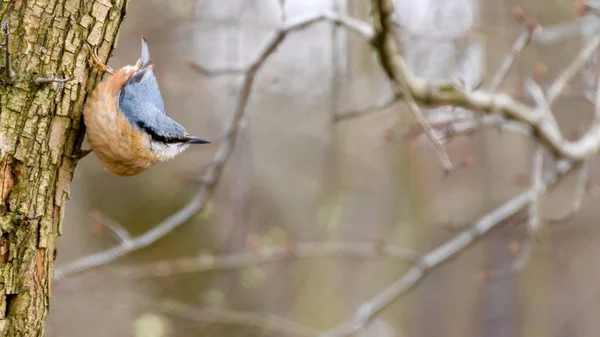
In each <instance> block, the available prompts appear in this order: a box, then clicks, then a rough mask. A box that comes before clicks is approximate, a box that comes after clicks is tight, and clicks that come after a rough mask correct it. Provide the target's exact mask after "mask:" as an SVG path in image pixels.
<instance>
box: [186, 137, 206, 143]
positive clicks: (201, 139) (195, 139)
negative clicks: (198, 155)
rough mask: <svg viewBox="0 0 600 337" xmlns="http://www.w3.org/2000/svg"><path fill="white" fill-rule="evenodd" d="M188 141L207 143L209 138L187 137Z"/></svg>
mask: <svg viewBox="0 0 600 337" xmlns="http://www.w3.org/2000/svg"><path fill="white" fill-rule="evenodd" d="M187 142H188V143H190V144H209V143H210V140H206V139H204V138H199V137H192V136H190V137H188V141H187Z"/></svg>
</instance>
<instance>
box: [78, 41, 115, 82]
mask: <svg viewBox="0 0 600 337" xmlns="http://www.w3.org/2000/svg"><path fill="white" fill-rule="evenodd" d="M85 46H86V47H87V49H88V51H89V53H90V59H89V60H88V62H89V63H90V65H91V66H92V67H94V68H96V69H98V71H100V72H102V73H109V74H111V75H114V74H115V71H114V70H113V69H112V68H111V67H109V66H107V65H106V64H104V63H102V61H100V58H99V57H98V51H97V48H93V47H92V46H91V45H90V44H89V43H88V42H85Z"/></svg>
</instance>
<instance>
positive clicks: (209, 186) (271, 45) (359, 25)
mask: <svg viewBox="0 0 600 337" xmlns="http://www.w3.org/2000/svg"><path fill="white" fill-rule="evenodd" d="M321 21H330V22H333V23H335V24H338V25H341V26H342V27H345V28H347V29H349V30H351V31H354V32H356V33H359V34H360V35H362V36H364V37H365V38H367V39H369V40H371V39H372V38H373V36H374V33H373V29H372V28H371V27H370V26H369V25H368V24H367V23H364V22H362V21H360V20H356V19H353V18H350V17H345V16H341V15H339V14H336V13H332V12H323V13H319V14H313V15H306V16H299V17H294V18H290V19H288V20H287V21H284V22H282V26H281V28H279V29H278V30H276V31H274V32H273V33H272V34H271V36H270V37H269V38H268V40H267V42H266V43H265V44H264V46H263V47H262V48H261V49H260V50H259V53H258V55H257V56H256V57H255V59H254V61H253V62H251V63H250V64H249V65H248V66H247V67H246V68H245V70H244V72H243V74H244V79H243V82H242V86H241V89H240V94H239V96H238V103H237V107H236V109H235V111H234V114H233V116H232V118H231V122H230V123H229V124H228V126H227V127H226V129H225V135H224V137H223V140H222V141H221V142H220V144H219V148H218V150H217V152H216V153H215V155H214V157H213V159H212V162H211V165H210V166H208V167H207V168H206V170H205V171H204V174H203V176H202V180H201V183H200V186H199V187H198V189H197V191H196V193H195V195H194V197H193V198H192V199H191V200H190V201H189V202H188V203H187V204H186V205H185V206H184V207H183V208H181V209H180V210H179V211H177V212H175V213H174V214H172V215H171V216H169V217H168V218H167V219H165V220H164V221H163V222H161V223H159V224H157V225H156V226H154V227H153V228H152V229H150V230H148V231H147V232H145V233H143V234H141V235H139V236H137V237H135V238H132V239H131V240H129V241H128V244H127V245H124V244H121V245H117V246H115V247H112V248H109V249H107V250H104V251H101V252H98V253H95V254H91V255H88V256H85V257H82V258H80V259H78V260H75V261H73V262H70V263H67V264H66V265H64V266H62V267H61V266H59V267H57V268H56V270H55V272H54V281H55V282H57V281H60V280H61V279H64V278H65V277H68V276H71V275H74V274H78V273H81V272H84V271H87V270H90V269H92V268H95V267H98V266H103V265H106V264H108V263H110V262H112V261H114V260H116V259H118V258H119V257H122V256H124V255H127V254H129V253H131V252H133V251H136V250H139V249H142V248H145V247H147V246H149V245H151V244H153V243H154V242H156V241H157V240H159V239H161V238H163V237H164V236H166V235H167V234H169V233H170V232H171V231H173V230H174V229H175V228H177V227H179V226H181V225H182V224H183V223H185V222H186V221H188V220H189V219H190V218H192V217H193V216H194V215H196V214H197V213H198V212H200V211H202V209H203V208H204V206H205V205H206V202H207V201H208V200H209V198H210V196H211V195H212V193H213V191H214V189H215V187H216V185H217V183H218V182H219V178H220V177H221V174H222V173H223V169H224V167H225V164H226V163H227V161H228V159H229V157H230V156H231V154H232V153H233V150H234V149H235V146H236V141H237V134H238V130H239V128H240V124H241V123H240V121H242V119H243V118H244V115H245V112H246V106H247V104H248V100H249V98H250V93H251V92H252V88H253V85H254V79H255V77H256V74H257V73H258V71H259V70H260V68H261V67H262V66H263V65H264V63H265V61H267V59H268V58H269V57H270V56H271V55H272V54H273V53H274V52H275V51H276V50H277V48H278V47H279V46H280V45H281V43H282V42H283V41H284V40H285V38H286V37H287V35H288V34H289V33H292V32H295V31H299V30H302V29H305V28H307V27H309V26H311V25H312V24H315V23H318V22H321Z"/></svg>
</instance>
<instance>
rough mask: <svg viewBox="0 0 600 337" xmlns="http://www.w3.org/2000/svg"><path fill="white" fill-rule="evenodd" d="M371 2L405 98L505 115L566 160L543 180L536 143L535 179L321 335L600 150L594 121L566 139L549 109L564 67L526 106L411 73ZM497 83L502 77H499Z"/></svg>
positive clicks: (358, 321) (388, 65) (385, 3)
mask: <svg viewBox="0 0 600 337" xmlns="http://www.w3.org/2000/svg"><path fill="white" fill-rule="evenodd" d="M372 5H373V14H374V27H375V29H376V31H377V38H376V39H375V40H374V47H375V49H376V51H377V54H378V56H379V60H380V63H381V65H382V67H383V68H384V70H385V72H386V74H387V75H388V77H389V79H390V81H391V82H392V83H393V84H394V85H396V86H397V87H400V88H402V89H404V90H403V92H405V93H407V97H408V98H410V97H414V98H415V99H416V100H418V101H419V102H420V103H422V104H425V105H430V106H440V105H453V106H455V107H463V108H466V109H469V110H474V111H482V112H484V113H487V114H495V113H499V114H501V115H505V116H506V117H507V119H508V120H514V121H517V122H520V123H523V124H526V125H528V126H529V127H530V128H531V129H532V131H533V132H532V133H533V135H534V136H535V137H536V139H537V140H538V141H539V145H540V146H541V145H545V146H547V147H548V148H549V149H550V150H551V151H552V152H553V154H554V155H556V156H558V157H563V158H565V159H566V160H565V159H562V160H558V161H557V163H556V166H555V168H554V170H553V172H552V175H551V176H550V177H549V178H547V179H545V180H542V174H541V173H542V163H543V162H542V160H543V156H542V155H541V154H542V153H543V152H542V151H543V150H542V149H541V147H540V148H539V149H538V155H536V159H535V162H534V171H535V174H536V177H535V178H536V179H535V182H534V184H533V186H532V188H531V189H529V190H528V191H527V192H525V193H523V194H521V195H519V196H517V197H515V198H514V199H512V200H510V201H508V202H507V203H505V204H503V205H502V206H500V207H498V208H496V209H495V210H493V211H491V212H490V213H488V214H487V215H485V216H484V217H483V218H481V219H480V220H479V221H478V222H476V223H475V224H474V225H473V226H471V227H470V228H468V229H466V230H465V231H463V232H461V233H459V234H458V235H456V236H455V237H454V238H453V239H451V240H449V241H447V242H445V243H444V244H442V245H440V246H438V247H437V248H435V249H434V250H432V251H430V252H429V253H427V254H425V255H424V256H423V257H422V258H421V261H420V263H419V264H417V265H415V266H414V267H412V268H411V269H410V270H409V271H408V272H407V273H406V274H405V275H404V276H403V277H402V278H400V279H398V280H397V281H396V282H394V283H393V284H391V285H390V286H388V287H387V288H385V289H384V290H382V291H381V292H379V293H378V294H377V295H376V296H374V297H373V298H371V299H370V300H368V301H366V302H364V303H363V304H362V305H361V306H360V307H358V308H357V309H356V310H355V312H354V315H353V317H351V318H350V319H348V320H347V321H345V322H342V323H341V324H339V325H338V326H336V327H334V328H332V329H330V330H328V331H326V332H324V333H323V334H321V335H320V336H322V337H337V336H348V335H350V334H353V333H355V332H357V331H359V330H360V329H362V328H363V327H364V326H365V325H366V324H367V323H368V322H369V321H371V320H372V319H373V318H374V317H376V316H377V315H378V314H379V313H381V312H382V311H383V310H384V309H385V308H387V307H388V306H389V305H390V304H392V303H393V302H394V301H395V300H397V299H398V298H399V297H400V296H401V295H402V294H404V293H406V292H407V291H408V290H410V289H411V288H412V286H414V285H415V284H417V283H418V282H419V281H420V280H421V279H422V278H423V276H424V275H425V273H426V272H427V271H429V270H430V269H431V268H433V267H435V266H437V265H439V264H441V263H442V262H444V261H447V260H448V259H449V258H451V257H453V256H455V255H456V254H457V253H459V252H461V251H462V250H463V249H465V248H466V247H468V246H469V245H470V244H472V243H473V242H475V241H476V240H477V239H478V238H480V237H481V236H483V235H484V234H485V233H487V232H488V231H489V230H490V229H492V228H493V227H496V226H498V225H499V224H501V223H503V222H504V221H506V220H507V219H508V218H509V217H511V216H513V215H515V214H516V213H517V212H520V211H522V210H524V209H526V208H527V207H530V206H531V205H532V204H535V203H537V201H538V199H539V197H540V196H541V195H543V194H544V193H545V192H546V191H547V190H548V189H549V188H550V187H552V186H554V185H555V184H556V183H557V181H559V179H560V178H561V177H563V176H564V175H565V174H566V173H567V172H569V171H571V169H572V168H573V167H575V166H578V165H579V163H580V162H581V161H584V160H586V159H588V158H590V157H592V156H594V155H595V154H596V152H597V151H598V149H599V148H600V128H599V127H598V124H597V123H596V124H595V125H594V126H592V127H591V128H590V129H589V130H588V132H587V133H586V134H585V135H583V136H582V137H581V138H580V139H579V140H578V141H574V142H571V141H568V140H566V139H565V138H564V137H563V135H562V134H561V132H560V130H559V127H558V124H557V122H556V120H555V119H554V116H553V115H552V112H551V110H550V105H551V103H552V101H553V99H554V98H555V97H556V95H558V93H560V92H561V91H562V89H563V88H564V84H563V83H566V82H568V80H569V78H570V77H572V75H569V72H570V71H566V72H565V73H564V74H562V75H563V76H560V77H559V80H558V81H557V82H555V85H554V86H553V87H554V88H553V89H552V90H549V93H550V94H549V95H548V97H545V96H544V94H543V92H542V90H541V88H539V86H537V84H535V83H534V82H533V81H529V82H528V90H529V91H530V93H531V95H532V96H533V98H534V100H535V101H536V107H535V108H530V107H528V106H526V105H524V104H522V103H520V102H518V101H516V100H514V99H513V98H511V97H510V96H507V95H500V94H494V93H489V92H484V91H483V90H476V91H473V92H469V91H466V90H462V89H461V88H459V87H458V86H456V85H455V84H453V83H432V82H431V81H427V80H425V79H423V78H419V77H416V76H414V75H413V74H411V73H410V71H409V70H408V69H407V67H406V65H405V63H404V60H403V59H402V57H400V55H398V52H397V51H398V47H399V44H398V38H397V37H396V36H395V34H396V32H395V27H394V25H393V23H392V20H391V16H392V14H393V10H394V8H393V1H392V0H372ZM592 46H593V45H591V44H590V45H588V46H587V47H586V48H584V51H582V53H580V56H578V57H577V58H576V60H575V61H574V63H576V62H578V60H579V59H582V58H583V59H585V60H587V58H589V57H587V58H586V55H585V54H584V52H586V51H588V50H590V49H592ZM582 54H583V56H582ZM500 73H502V72H500ZM498 82H501V81H499V80H498ZM408 94H410V96H408ZM530 215H531V213H530ZM533 215H534V216H535V217H536V218H537V217H538V216H539V214H537V212H535V214H533ZM534 221H535V220H534ZM524 252H525V253H524V254H523V257H522V258H521V259H519V260H518V261H523V262H522V263H523V264H524V263H525V261H526V260H527V259H528V257H529V255H530V252H531V248H530V247H529V248H527V249H526V250H524ZM517 265H518V264H517Z"/></svg>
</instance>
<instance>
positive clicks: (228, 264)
mask: <svg viewBox="0 0 600 337" xmlns="http://www.w3.org/2000/svg"><path fill="white" fill-rule="evenodd" d="M313 258H352V259H365V260H366V259H379V258H387V259H392V260H399V261H404V262H408V263H415V262H416V261H418V259H419V255H418V254H417V253H415V252H413V251H412V250H410V249H407V248H404V247H400V246H395V245H378V244H374V243H361V242H356V243H354V242H347V243H344V242H303V243H298V244H295V245H292V246H289V247H267V248H263V249H261V250H259V251H256V252H244V253H237V254H230V255H210V254H203V255H200V256H198V257H193V258H181V259H175V260H165V261H156V262H150V263H147V264H143V265H139V264H138V265H133V266H119V267H114V268H110V269H108V270H107V271H108V272H109V273H111V274H115V275H116V276H118V277H126V278H135V279H138V278H148V277H165V276H172V275H176V274H184V273H196V272H206V271H215V270H232V269H240V268H245V267H249V266H255V265H264V264H271V263H277V262H283V261H289V260H294V261H296V260H302V259H313Z"/></svg>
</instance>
